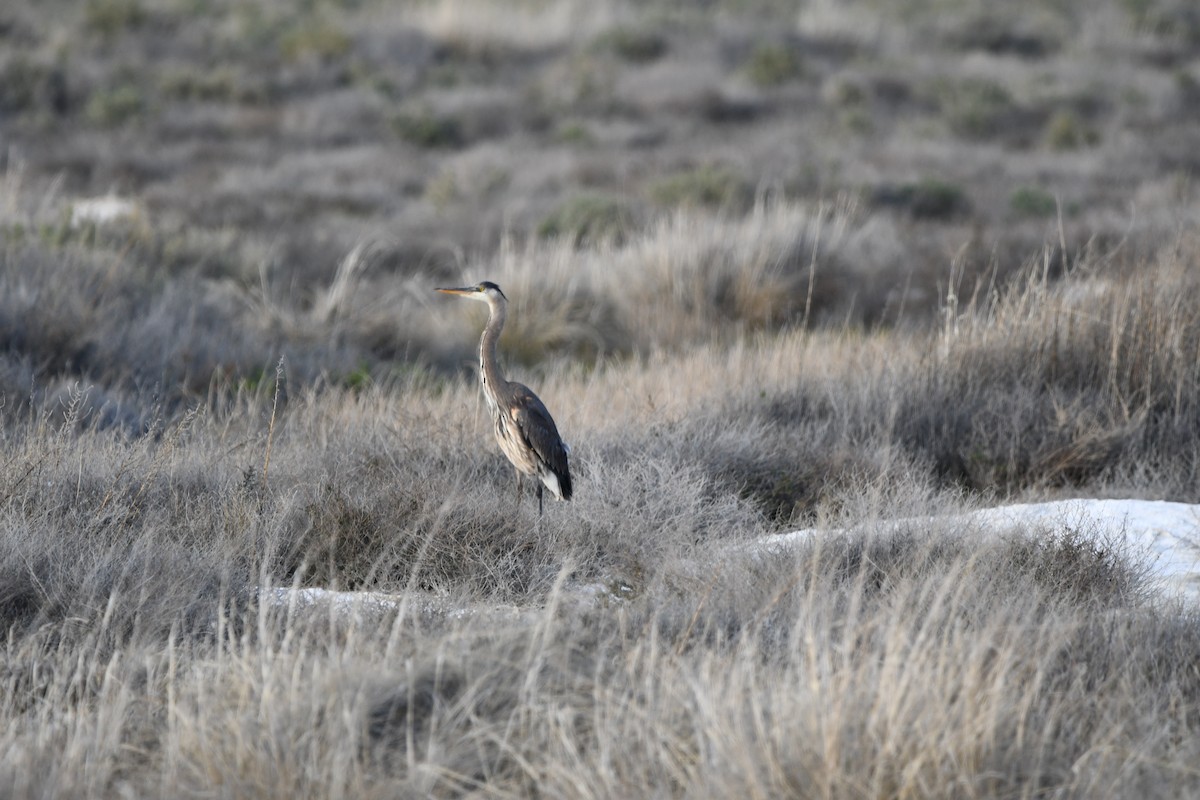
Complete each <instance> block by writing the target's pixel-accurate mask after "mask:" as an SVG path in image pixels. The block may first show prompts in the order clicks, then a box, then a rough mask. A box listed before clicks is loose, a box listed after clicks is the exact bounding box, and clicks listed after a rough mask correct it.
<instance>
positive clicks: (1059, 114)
mask: <svg viewBox="0 0 1200 800" xmlns="http://www.w3.org/2000/svg"><path fill="white" fill-rule="evenodd" d="M1099 139H1100V136H1099V135H1098V134H1097V133H1096V131H1094V130H1092V129H1091V128H1089V127H1088V126H1087V125H1085V124H1084V122H1083V120H1082V119H1080V118H1079V115H1078V114H1076V113H1075V112H1074V111H1070V110H1067V109H1062V110H1059V111H1056V112H1054V115H1053V116H1052V117H1050V121H1049V122H1047V123H1046V133H1045V141H1046V145H1047V146H1048V147H1050V148H1051V149H1052V150H1076V149H1078V148H1080V147H1086V146H1091V145H1094V144H1096V143H1097V142H1098V141H1099Z"/></svg>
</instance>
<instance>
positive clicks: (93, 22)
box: [83, 0, 146, 38]
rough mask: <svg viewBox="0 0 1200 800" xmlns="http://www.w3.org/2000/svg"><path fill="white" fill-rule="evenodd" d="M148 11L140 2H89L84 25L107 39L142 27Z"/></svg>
mask: <svg viewBox="0 0 1200 800" xmlns="http://www.w3.org/2000/svg"><path fill="white" fill-rule="evenodd" d="M145 19H146V11H145V9H143V8H142V4H141V3H140V2H139V0H88V2H87V5H86V6H84V9H83V20H84V24H85V25H86V26H87V28H88V29H89V30H92V31H94V32H96V33H98V34H100V35H101V36H103V37H105V38H112V37H113V36H116V35H117V34H119V33H121V32H122V31H126V30H130V29H133V28H136V27H138V26H139V25H141V24H142V23H143V22H144V21H145Z"/></svg>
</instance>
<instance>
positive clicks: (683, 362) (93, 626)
mask: <svg viewBox="0 0 1200 800" xmlns="http://www.w3.org/2000/svg"><path fill="white" fill-rule="evenodd" d="M781 227H784V226H781ZM1195 253H1196V245H1195V242H1194V241H1193V240H1192V239H1189V238H1186V237H1184V238H1181V239H1180V240H1179V241H1178V242H1176V243H1175V244H1173V245H1172V246H1171V247H1167V248H1164V249H1163V250H1162V251H1161V252H1160V253H1158V254H1157V255H1155V256H1154V257H1153V258H1149V259H1145V260H1141V261H1137V262H1135V263H1133V264H1128V265H1127V264H1123V263H1121V261H1120V259H1109V260H1103V259H1099V258H1085V259H1082V260H1081V261H1080V262H1079V263H1078V264H1075V265H1073V266H1072V267H1071V269H1070V270H1067V271H1065V272H1062V273H1060V274H1059V277H1057V278H1052V277H1051V275H1052V273H1043V271H1042V270H1041V269H1040V264H1035V265H1034V267H1033V268H1031V269H1030V271H1029V273H1028V275H1027V276H1026V278H1025V279H1024V280H1023V281H1022V282H1019V283H1016V284H1013V285H1011V286H998V287H997V288H996V290H995V291H994V292H991V293H982V292H981V293H980V294H979V295H978V296H977V298H976V300H975V302H974V303H970V302H967V301H963V302H961V303H959V304H958V305H955V304H953V303H951V302H949V301H946V302H945V304H944V306H943V307H944V310H945V318H944V319H945V322H946V324H945V325H943V326H939V327H938V328H937V329H925V330H922V329H912V330H907V331H895V330H893V331H882V330H881V331H876V332H873V333H864V332H859V331H855V330H854V329H841V330H838V329H824V330H820V329H818V330H805V329H804V328H802V327H799V326H797V327H795V328H793V329H791V330H788V331H783V332H769V331H759V332H755V333H747V334H741V335H738V334H735V333H733V332H730V333H729V334H728V335H727V336H723V337H713V338H712V339H711V340H709V341H706V342H703V343H701V344H698V345H696V346H692V347H675V348H660V349H655V350H654V351H653V352H651V353H649V354H647V355H644V356H634V357H630V358H625V359H609V360H604V361H601V362H600V363H599V364H598V365H597V366H596V367H595V368H593V369H581V368H579V367H578V366H577V365H573V364H572V363H570V361H568V360H567V359H561V360H558V359H551V360H549V361H548V362H543V363H542V364H541V366H540V368H539V372H538V374H537V375H535V376H533V377H535V378H537V380H536V381H535V382H536V384H537V388H538V391H539V393H540V394H541V396H542V397H543V398H545V399H546V402H547V403H548V404H549V405H550V407H551V408H552V409H553V410H554V412H555V414H556V417H557V418H558V421H559V423H560V428H561V429H562V430H563V431H564V434H565V435H566V436H567V438H568V439H569V440H570V441H571V442H572V445H573V459H574V460H573V469H574V470H575V471H576V473H577V476H578V484H579V492H578V495H577V496H576V498H574V499H573V501H572V502H571V503H569V504H560V503H555V504H552V505H551V506H549V507H548V508H547V511H546V514H545V515H544V516H541V517H538V516H537V514H536V512H535V511H534V510H533V508H532V506H531V505H530V504H528V503H526V504H525V506H524V507H522V508H518V507H516V506H515V504H514V501H513V498H512V494H511V493H512V489H513V485H512V476H511V472H510V470H509V469H508V467H507V465H506V464H505V463H504V462H503V460H502V459H501V458H500V457H499V455H498V454H497V453H496V452H495V451H494V450H493V448H492V446H491V444H490V440H489V436H490V434H489V426H488V425H487V423H486V419H485V416H484V411H483V408H482V404H481V402H480V400H479V395H478V387H477V386H476V385H475V383H474V380H473V378H471V377H470V376H462V377H461V378H460V377H455V376H453V375H438V374H435V373H432V372H429V371H420V370H414V371H410V372H408V373H407V374H404V375H397V376H394V377H393V378H391V379H389V380H388V381H387V382H379V383H376V384H373V385H370V384H368V385H366V386H360V387H357V388H340V387H337V386H333V385H330V384H329V383H322V382H320V381H318V382H314V383H309V382H307V381H306V380H305V379H304V377H303V374H300V375H298V376H295V375H293V374H292V373H291V372H290V371H289V367H288V365H287V363H286V362H285V365H284V368H283V372H282V375H281V376H280V377H281V378H282V381H283V383H282V384H280V383H273V382H272V381H270V380H268V381H264V383H263V384H262V385H260V386H259V387H257V388H255V389H251V388H249V387H244V388H243V389H241V390H239V391H237V392H234V393H232V394H231V395H230V396H229V397H228V398H227V399H226V400H225V401H223V402H221V403H219V404H217V405H215V406H209V405H208V404H207V403H202V404H199V406H198V407H193V409H192V410H190V411H188V412H186V413H185V412H172V411H170V410H169V408H166V407H164V408H163V410H162V412H161V414H160V415H159V416H158V417H151V418H150V424H149V425H148V426H147V427H146V429H145V432H142V429H141V428H138V429H136V430H132V431H131V430H128V429H123V428H120V427H113V426H104V425H95V424H88V423H87V420H86V419H83V417H84V416H86V415H87V414H90V413H94V412H93V411H92V406H90V405H89V404H88V402H87V400H86V394H87V391H88V390H87V387H79V388H78V389H77V390H74V391H67V392H66V393H65V394H64V395H63V396H62V398H61V400H60V399H53V400H46V399H39V398H31V399H28V400H26V401H24V403H18V402H16V401H14V404H13V405H12V406H6V409H5V426H4V440H3V442H4V461H3V465H2V467H0V534H2V535H0V542H2V543H3V546H2V549H0V609H2V610H3V616H4V619H5V624H6V625H5V627H6V637H5V641H4V645H3V647H4V658H3V664H4V666H3V670H4V672H3V676H4V680H3V681H0V717H2V718H3V720H4V725H3V731H4V733H3V744H4V746H3V747H2V748H0V753H2V755H0V776H2V777H3V780H4V784H5V785H6V786H10V787H12V788H11V789H10V794H11V796H14V797H33V796H47V795H53V796H61V797H70V796H94V795H97V794H126V795H132V796H151V795H161V794H163V793H164V792H167V793H174V794H177V795H184V796H187V795H201V794H211V793H212V792H217V793H224V794H233V795H238V796H289V797H297V796H300V797H303V796H317V795H320V796H330V795H334V794H343V795H354V796H364V797H370V796H395V795H396V794H402V795H409V794H411V795H432V796H457V795H461V794H467V793H472V792H474V793H478V794H482V795H484V796H505V795H512V794H518V795H524V794H530V793H533V792H540V793H543V794H548V795H553V796H568V797H611V796H627V795H628V794H630V793H641V794H654V795H665V796H697V795H711V794H719V795H732V794H748V795H750V796H763V797H768V796H778V795H780V794H789V795H797V796H805V797H808V796H811V797H842V796H880V797H883V796H887V797H896V796H908V797H924V796H929V795H947V794H950V795H952V794H956V793H963V794H967V795H970V796H980V797H991V796H1012V795H1018V796H1028V795H1036V794H1046V793H1054V794H1060V795H1063V796H1081V797H1083V796H1095V795H1097V794H1109V795H1118V796H1131V795H1137V796H1148V797H1153V796H1179V795H1180V794H1188V793H1190V792H1194V791H1195V790H1196V786H1195V773H1194V770H1193V769H1192V765H1193V764H1194V763H1195V759H1196V757H1197V755H1198V754H1197V752H1196V746H1195V742H1196V741H1197V739H1196V736H1195V735H1194V734H1195V730H1196V726H1197V724H1200V684H1198V683H1197V677H1196V674H1195V670H1194V664H1195V661H1196V658H1197V656H1198V655H1200V653H1198V649H1200V640H1198V639H1197V636H1196V634H1195V630H1196V626H1195V617H1196V612H1195V610H1194V609H1185V608H1181V607H1178V606H1171V605H1169V604H1164V603H1163V602H1161V601H1159V600H1157V599H1155V598H1154V597H1152V596H1151V595H1149V594H1148V593H1147V591H1146V589H1145V586H1144V584H1143V582H1142V581H1143V576H1142V575H1141V574H1140V573H1139V571H1138V569H1137V568H1136V567H1135V566H1133V565H1132V564H1131V563H1130V562H1127V560H1126V555H1127V554H1126V553H1125V551H1124V550H1123V548H1122V547H1121V545H1120V542H1119V541H1113V542H1099V543H1097V542H1095V541H1094V540H1092V539H1091V538H1090V536H1089V532H1088V531H1074V532H1068V533H1067V534H1066V535H1064V536H1061V537H1058V538H1055V537H1047V536H1046V535H1045V534H1044V532H1041V531H1037V530H1024V531H1021V530H1017V531H1013V532H1012V535H1010V536H1006V537H1001V538H998V539H995V538H984V537H982V536H981V535H980V534H979V532H978V531H973V530H970V529H955V528H953V527H947V526H946V525H944V524H938V523H935V522H928V523H923V524H919V523H913V524H912V525H910V526H909V527H908V528H907V529H905V530H901V531H896V530H894V528H893V527H892V526H891V525H890V524H888V525H882V524H880V521H881V520H888V519H892V518H895V517H898V516H907V517H925V516H927V515H929V514H936V513H937V512H939V511H947V510H957V509H960V508H961V507H962V506H963V505H964V504H974V503H978V502H982V501H984V500H987V499H991V498H995V497H1002V498H1007V497H1014V498H1015V497H1022V498H1026V499H1028V498H1036V497H1044V496H1046V495H1047V494H1051V493H1060V492H1084V493H1114V492H1122V493H1132V494H1138V495H1142V496H1170V497H1171V498H1172V499H1188V498H1191V497H1194V496H1195V495H1194V493H1195V483H1194V481H1193V480H1192V479H1191V477H1189V476H1192V475H1193V472H1191V471H1189V470H1194V465H1195V459H1194V454H1195V447H1196V444H1195V438H1194V437H1195V435H1196V434H1195V426H1189V424H1188V421H1189V420H1190V419H1192V418H1193V417H1194V415H1195V413H1196V410H1195V409H1196V406H1195V403H1196V398H1197V397H1198V396H1200V393H1198V392H1197V384H1196V372H1195V369H1196V368H1195V361H1194V359H1189V358H1188V357H1187V355H1188V354H1189V353H1195V348H1196V346H1197V345H1196V343H1197V341H1200V340H1198V338H1197V331H1198V330H1200V320H1198V319H1197V317H1196V314H1195V312H1194V310H1193V309H1192V308H1191V306H1190V305H1189V304H1187V303H1186V302H1185V301H1184V300H1183V299H1182V298H1186V297H1187V296H1189V293H1190V292H1191V291H1192V290H1193V289H1194V287H1193V282H1194V278H1193V276H1192V274H1191V273H1192V270H1191V269H1190V268H1189V265H1190V264H1191V262H1192V261H1193V260H1194V256H1195ZM497 263H498V264H501V265H507V269H510V270H512V273H511V275H509V276H508V278H507V279H506V280H507V283H508V285H509V286H510V287H517V288H513V289H511V291H512V293H513V295H514V296H519V294H518V292H519V290H520V287H521V286H522V285H523V284H522V283H521V281H522V280H525V281H530V283H529V284H527V285H528V286H530V287H532V286H533V281H534V279H533V278H532V277H530V276H529V275H527V274H525V273H522V272H521V271H520V270H522V269H530V267H528V266H522V265H527V264H528V262H527V261H524V260H521V259H517V258H514V257H512V256H511V255H505V254H503V253H502V254H500V255H499V256H498V261H497ZM1133 267H1135V268H1133ZM116 274H117V275H120V274H121V273H120V272H117V273H116ZM347 274H348V273H347ZM22 275H25V277H21V276H22ZM30 275H32V273H17V274H16V277H17V278H19V279H20V280H30V279H31V278H30ZM493 277H494V276H493ZM652 277H653V276H651V278H652ZM551 278H552V280H562V277H561V276H559V277H554V274H553V273H552V274H551ZM347 281H348V282H352V280H351V278H347ZM345 285H346V284H343V285H341V286H340V287H339V288H338V291H339V292H341V291H342V290H343V289H344V288H345ZM563 285H564V286H567V284H563ZM577 285H578V286H584V285H586V284H584V279H583V278H580V279H579V283H578V284H577ZM599 286H600V284H596V285H591V286H588V289H589V291H595V292H597V294H599V295H600V296H604V295H603V291H612V290H602V289H600V288H598V287H599ZM56 290H57V291H60V292H63V293H66V294H67V295H68V296H70V294H71V293H72V292H74V291H75V289H73V288H72V287H71V286H70V285H68V284H64V283H54V282H47V283H45V284H43V288H42V290H41V291H42V292H44V293H47V294H46V295H45V296H48V297H49V296H52V295H50V294H49V293H51V292H53V291H56ZM564 291H568V290H567V289H564ZM964 294H965V293H964ZM356 297H357V295H356V294H355V293H354V292H353V291H346V292H345V293H344V294H340V295H339V296H338V298H336V299H337V303H335V304H334V305H333V306H330V307H332V308H336V311H335V313H333V315H332V316H333V318H334V319H336V320H341V321H344V320H345V319H346V318H347V316H348V315H349V314H348V311H352V310H353V309H354V308H356V305H355V304H356V303H357V302H358V301H357V300H356V299H355V298H356ZM609 298H610V302H611V303H612V304H613V307H614V308H619V305H618V304H617V302H618V301H617V298H615V297H612V296H611V295H609ZM539 302H546V300H545V299H544V298H543V299H542V300H540V301H539ZM514 305H515V308H514V309H513V313H514V315H528V316H533V311H532V310H531V308H530V306H529V304H527V303H526V304H517V303H516V301H515V300H514ZM54 307H55V306H54V305H53V304H51V305H50V306H49V307H48V308H49V309H52V308H54ZM31 308H33V307H31ZM48 308H42V309H41V313H44V314H46V315H47V318H50V317H51V316H52V315H51V312H50V311H49V310H48ZM430 308H432V306H430ZM456 308H457V307H456ZM29 313H31V314H32V313H37V309H36V308H33V310H31V311H30V312H29ZM93 313H98V314H99V313H102V312H93ZM430 313H431V314H432V313H433V311H432V310H431V311H430ZM664 313H665V312H664ZM690 313H691V312H686V313H681V317H680V319H679V320H677V321H676V324H679V325H681V326H682V327H681V328H680V329H681V330H682V329H685V328H686V326H687V324H688V323H687V322H686V321H687V320H688V319H690V318H691V317H690V316H689V314H690ZM296 318H297V319H299V318H300V317H296ZM310 319H311V318H310ZM477 323H478V321H477V320H455V321H454V322H453V323H447V324H453V325H456V326H461V327H462V329H463V330H464V331H468V332H470V331H471V330H472V329H473V326H475V325H477ZM669 323H670V321H669V320H664V321H663V324H664V325H666V324H669ZM470 338H473V336H472V337H469V336H466V335H464V337H463V343H462V345H461V347H462V357H463V358H464V359H466V358H470V357H471V356H470V353H471V350H472V349H473V343H472V342H470V341H469V339H470ZM313 358H314V361H315V362H317V363H319V359H318V358H317V357H316V356H313ZM100 363H102V362H100ZM529 369H530V368H529V367H522V366H521V365H520V364H519V363H517V362H515V361H514V364H513V365H512V371H513V372H514V373H515V374H518V375H519V376H520V377H525V375H524V374H522V373H524V372H525V371H526V370H529ZM276 380H278V378H277V379H276ZM280 385H282V386H283V390H282V391H279V392H277V391H276V389H278V388H279V386H280ZM134 396H137V395H136V393H135V394H134ZM1097 442H1100V443H1102V444H1104V446H1103V447H1100V446H1099V445H1097V444H1096V443H1097ZM268 454H269V462H268ZM1189 482H1190V483H1189ZM801 521H804V522H806V523H808V522H815V523H816V524H818V525H827V524H828V525H831V526H832V525H836V526H838V527H848V528H850V529H851V530H852V532H851V533H846V534H837V535H835V534H830V535H828V536H826V537H823V538H821V537H818V538H817V539H815V540H814V541H813V542H812V543H811V544H810V545H809V546H807V547H805V548H803V549H800V550H798V551H795V552H792V553H791V554H788V555H780V554H775V555H770V554H766V553H759V554H758V555H756V556H755V555H750V554H751V553H753V552H754V551H752V550H747V548H746V544H747V543H749V542H753V541H755V540H757V539H758V538H759V537H761V536H763V535H766V534H768V533H769V532H770V531H772V530H779V529H782V528H784V527H785V526H787V525H789V524H795V523H798V522H801ZM885 530H886V531H888V532H887V533H884V532H883V531H885ZM260 587H284V588H287V587H327V588H340V589H369V590H373V591H376V592H385V593H389V594H391V595H392V596H393V597H394V598H397V599H399V600H400V603H401V604H400V606H399V607H397V606H395V605H390V606H389V605H383V606H380V605H378V604H375V603H374V602H373V601H371V600H369V599H368V597H367V596H363V598H362V599H361V600H360V602H359V603H358V604H357V605H355V606H353V607H344V606H339V605H336V604H332V603H327V602H321V601H316V602H303V603H302V602H299V601H298V600H293V601H291V602H289V603H284V604H280V603H279V602H278V601H276V600H275V599H274V598H276V597H277V595H275V594H273V593H268V594H263V593H261V592H260Z"/></svg>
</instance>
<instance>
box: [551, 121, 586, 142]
mask: <svg viewBox="0 0 1200 800" xmlns="http://www.w3.org/2000/svg"><path fill="white" fill-rule="evenodd" d="M557 138H558V140H559V141H560V142H562V143H563V144H573V145H590V144H592V143H593V141H594V138H593V137H592V132H591V131H590V130H589V129H588V127H587V126H586V125H584V124H583V123H582V122H569V123H567V124H566V125H563V126H562V127H561V128H559V129H558V135H557Z"/></svg>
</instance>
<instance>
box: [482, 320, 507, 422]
mask: <svg viewBox="0 0 1200 800" xmlns="http://www.w3.org/2000/svg"><path fill="white" fill-rule="evenodd" d="M488 306H489V308H490V309H491V314H490V315H489V316H488V323H487V327H486V328H484V329H483V337H482V338H481V339H480V340H479V369H480V373H479V376H480V379H481V380H482V381H483V391H484V394H486V395H487V396H488V400H489V402H492V403H493V404H494V403H495V393H496V392H497V391H499V389H500V387H502V386H504V384H505V383H506V381H505V380H504V376H503V375H502V374H501V373H500V364H499V362H498V361H497V360H496V343H497V342H498V341H500V330H501V329H502V328H503V327H504V317H505V314H506V309H505V307H504V304H503V303H489V304H488Z"/></svg>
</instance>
